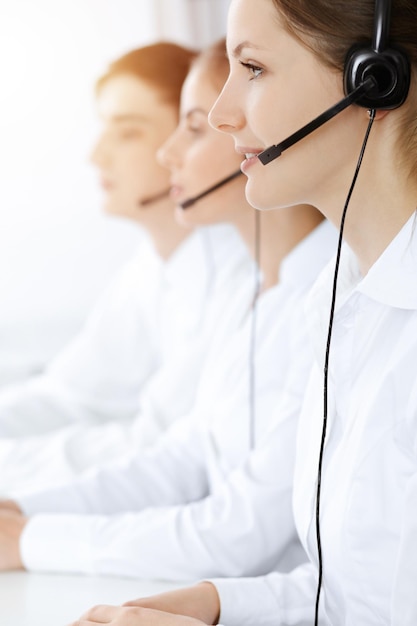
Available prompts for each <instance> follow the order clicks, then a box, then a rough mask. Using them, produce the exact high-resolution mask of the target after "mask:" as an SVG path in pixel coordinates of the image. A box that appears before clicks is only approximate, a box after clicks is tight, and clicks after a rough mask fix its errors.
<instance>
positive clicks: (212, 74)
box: [191, 37, 229, 92]
mask: <svg viewBox="0 0 417 626" xmlns="http://www.w3.org/2000/svg"><path fill="white" fill-rule="evenodd" d="M191 67H192V68H194V67H198V68H201V69H202V70H203V71H204V72H206V74H207V78H208V80H210V81H211V83H212V85H213V86H214V87H215V88H216V89H218V91H219V92H220V90H221V89H222V87H223V85H224V83H225V82H226V79H227V76H228V74H229V60H228V57H227V52H226V38H225V37H222V38H221V39H219V40H218V41H215V42H214V43H213V44H211V45H210V46H208V47H207V48H205V49H204V50H203V51H202V52H200V54H198V55H197V56H196V58H195V59H194V60H193V62H192V64H191Z"/></svg>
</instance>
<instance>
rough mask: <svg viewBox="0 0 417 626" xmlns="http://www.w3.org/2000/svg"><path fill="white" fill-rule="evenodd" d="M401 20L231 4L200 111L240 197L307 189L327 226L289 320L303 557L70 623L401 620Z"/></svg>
mask: <svg viewBox="0 0 417 626" xmlns="http://www.w3.org/2000/svg"><path fill="white" fill-rule="evenodd" d="M390 13H391V20H390V19H389V18H390ZM416 32H417V3H416V2H415V0H413V1H410V0H394V1H393V2H392V6H391V2H389V1H386V0H385V1H382V0H377V2H374V0H349V1H347V0H346V1H345V0H339V1H337V2H335V0H331V1H330V0H329V1H327V0H320V1H319V0H300V1H299V2H296V3H295V2H292V1H291V0H257V2H256V3H255V2H252V1H251V0H232V3H231V9H230V16H229V29H228V53H229V58H230V63H231V71H230V76H229V79H228V82H227V84H226V86H225V89H224V91H223V94H222V96H221V97H220V99H219V101H218V102H217V104H216V106H215V107H214V109H213V111H212V113H211V122H212V124H213V125H215V126H216V127H217V128H218V129H220V130H222V131H224V132H227V133H231V134H232V135H233V136H234V138H235V143H236V149H237V151H238V152H241V153H243V154H244V155H245V160H244V163H243V165H242V169H243V170H244V172H245V174H246V175H247V178H248V182H247V197H248V199H249V200H250V202H251V203H252V204H253V205H255V206H257V207H259V208H260V209H270V208H272V207H276V206H281V207H288V206H291V205H293V204H296V203H298V202H300V200H301V199H302V200H307V201H309V202H312V203H313V204H314V205H315V206H317V207H319V208H320V210H321V211H322V212H323V213H324V214H325V215H326V216H327V217H328V218H329V219H330V220H332V221H333V222H334V224H335V225H337V226H338V227H340V228H341V229H342V227H344V239H345V243H344V244H343V245H342V246H341V250H340V255H339V253H338V254H337V257H336V263H335V262H332V263H331V264H330V265H329V267H328V268H327V269H326V270H325V271H324V273H323V274H322V276H321V277H320V279H319V280H318V281H317V283H316V285H315V287H314V288H313V290H312V292H311V295H310V300H309V306H308V307H307V316H306V324H308V325H309V327H310V332H311V337H312V341H313V344H314V350H315V357H316V358H315V361H316V362H315V366H314V369H313V372H312V374H311V378H310V382H309V385H308V388H307V391H306V397H305V402H304V408H303V411H302V414H301V419H300V422H299V428H298V450H297V462H296V470H295V486H294V513H295V519H296V524H297V528H298V533H299V536H300V538H301V541H302V543H303V545H304V547H305V549H306V552H307V554H308V562H307V563H305V564H304V565H302V566H300V567H299V568H297V569H296V570H294V571H293V572H291V573H290V574H279V573H273V574H270V575H269V576H266V577H260V578H252V579H240V580H239V579H236V580H230V579H229V580H214V581H212V582H205V583H201V584H199V585H197V586H196V587H194V588H190V589H188V590H182V591H178V592H173V593H171V594H167V595H162V596H160V597H155V598H153V599H152V598H151V599H148V600H142V601H138V602H137V604H138V605H139V606H138V607H136V608H135V607H131V608H130V609H128V610H126V608H123V609H117V608H113V609H109V610H108V611H107V610H106V609H105V608H101V607H98V608H97V609H96V610H95V611H93V612H92V614H91V616H89V615H87V616H86V619H85V620H83V619H81V620H80V622H79V624H80V626H84V625H86V624H90V623H91V624H94V623H97V622H100V623H108V624H120V625H123V624H127V623H129V624H134V625H135V626H138V625H141V624H153V625H158V626H181V625H184V626H191V625H192V626H197V625H198V624H201V623H204V624H214V623H218V621H221V623H222V624H224V625H232V624H239V626H242V625H243V624H256V625H257V626H261V625H268V626H269V625H271V626H272V624H274V625H278V624H282V625H285V626H289V625H294V626H295V625H296V624H297V625H301V624H303V625H307V624H314V623H315V624H321V625H323V626H324V625H325V626H328V625H330V624H332V625H334V626H335V625H339V624H345V625H346V626H348V625H349V626H353V625H355V626H356V625H359V624H361V625H365V624H366V626H376V625H380V624H390V625H391V626H400V625H401V626H412V625H415V624H416V623H417V595H416V593H415V581H416V577H417V576H416V575H417V565H416V564H417V531H416V529H417V505H416V503H417V458H416V455H417V378H416V363H417V296H416V294H417V290H416V285H417V230H416V204H417V168H416V163H417V131H416V128H417V113H416V111H417V75H416V70H417V40H416V37H415V33H416ZM346 98H348V99H349V100H350V102H351V103H352V101H353V102H355V104H353V105H352V106H350V105H349V102H348V101H346ZM358 98H359V99H358ZM336 103H339V106H338V107H337V110H338V111H339V113H337V110H336V109H335V107H334V105H335V104H336ZM345 105H347V106H346V107H345ZM323 112H325V115H324V116H323V117H321V118H319V119H316V120H315V121H314V122H313V119H314V118H315V116H320V115H321V114H322V113H323ZM334 114H335V115H334ZM325 118H327V120H328V123H327V122H325V121H324V120H325ZM312 122H313V123H312ZM322 122H324V124H322ZM311 123H312V124H311ZM306 125H309V126H306ZM313 127H314V128H315V130H313V131H312V132H311V133H310V134H309V133H308V130H309V129H311V128H313ZM294 139H295V141H294ZM297 140H299V142H297ZM277 141H279V142H280V143H279V144H276V143H275V142H277ZM279 154H282V156H281V158H279V159H278V160H275V159H274V158H273V157H276V156H279ZM329 320H330V323H329ZM277 478H278V477H277ZM144 607H147V608H144ZM129 610H130V615H129ZM125 611H126V612H125ZM178 614H183V615H186V616H188V617H183V616H180V615H178ZM128 619H129V620H130V621H126V620H128Z"/></svg>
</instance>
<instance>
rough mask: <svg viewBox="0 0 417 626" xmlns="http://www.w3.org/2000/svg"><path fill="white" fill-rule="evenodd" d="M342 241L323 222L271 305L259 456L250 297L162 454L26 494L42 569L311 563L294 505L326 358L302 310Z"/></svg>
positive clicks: (259, 375) (262, 355)
mask: <svg viewBox="0 0 417 626" xmlns="http://www.w3.org/2000/svg"><path fill="white" fill-rule="evenodd" d="M334 246H335V231H334V229H333V227H332V226H330V224H327V223H324V224H322V225H320V226H319V227H318V228H317V229H315V231H314V232H313V233H311V234H310V235H309V236H308V237H307V238H306V239H305V240H304V241H303V242H301V243H300V244H299V245H298V246H297V247H296V248H295V249H294V250H293V251H292V252H291V253H290V254H289V255H288V257H287V258H286V259H285V262H284V263H283V266H282V269H281V273H280V282H279V284H278V285H277V286H276V287H274V288H272V289H270V290H268V291H267V292H265V293H264V294H263V295H262V297H261V298H260V300H259V302H258V308H257V317H256V321H257V332H256V357H255V379H254V380H255V383H254V391H255V399H256V402H255V426H256V428H255V430H256V433H255V435H256V436H255V447H254V449H253V450H252V452H251V451H250V436H249V430H250V424H251V405H252V403H251V400H250V393H249V389H250V387H249V379H250V370H251V364H250V345H251V316H250V315H248V312H249V311H248V308H247V302H246V307H245V313H246V315H245V319H244V321H243V323H242V324H241V326H240V327H239V328H238V329H236V332H235V333H234V334H233V335H232V336H227V335H223V336H219V337H218V338H217V340H216V342H215V344H214V346H213V353H212V354H211V355H210V356H209V358H208V360H207V363H206V366H205V368H204V371H203V373H202V377H201V382H200V385H199V389H198V391H197V397H196V403H195V406H194V409H193V411H192V412H191V413H190V414H189V415H188V416H186V417H185V418H184V419H183V420H180V421H179V422H177V423H176V424H175V425H174V426H173V427H172V428H171V429H170V430H169V431H168V432H167V433H166V434H165V436H164V437H162V439H161V440H160V442H159V444H158V445H157V446H155V447H154V448H152V449H151V450H147V451H145V452H144V453H142V454H136V455H135V456H134V457H132V458H130V459H127V460H126V461H125V462H124V463H123V464H119V465H117V466H113V467H110V468H107V469H103V470H101V471H99V472H98V473H97V474H96V475H95V476H93V477H89V478H88V479H84V480H82V481H78V482H76V483H73V484H71V485H68V486H67V487H64V488H62V489H53V490H48V491H44V492H41V493H36V494H32V495H29V496H24V497H21V498H19V499H18V500H19V504H20V505H21V507H22V508H23V510H24V511H25V512H26V513H27V514H29V515H31V518H30V520H29V522H28V524H27V526H26V528H25V530H24V533H23V536H22V541H21V553H22V558H23V561H24V563H25V566H26V567H27V568H28V569H31V570H39V571H47V570H52V571H82V572H86V573H93V572H95V573H113V574H123V575H131V576H139V577H145V578H163V579H172V580H179V581H181V580H191V579H195V578H200V577H202V576H220V575H223V576H238V575H257V574H261V573H266V572H267V571H270V569H271V568H272V567H275V566H276V564H277V563H280V566H281V567H283V568H285V569H290V568H292V567H293V566H294V565H295V564H297V563H299V562H300V560H301V559H302V560H305V554H304V553H303V551H302V550H301V548H300V545H299V542H298V539H297V536H296V530H295V526H294V520H293V514H292V505H291V495H292V483H293V466H294V455H295V432H296V424H297V418H298V416H299V412H300V406H301V402H302V398H303V394H304V390H305V385H306V381H307V377H308V373H309V370H310V368H311V362H312V351H311V348H310V345H309V341H308V337H307V331H306V325H305V322H304V313H303V306H302V303H303V301H304V297H305V294H306V293H307V291H308V290H309V288H310V286H311V284H312V282H313V280H314V278H315V277H316V276H317V274H318V271H319V269H320V268H321V267H323V265H324V263H325V262H326V260H328V258H329V257H330V254H331V253H332V252H333V250H334ZM294 354H296V355H297V356H298V357H299V358H297V359H294V358H293V356H294ZM271 452H272V454H271Z"/></svg>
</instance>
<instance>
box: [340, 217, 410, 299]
mask: <svg viewBox="0 0 417 626" xmlns="http://www.w3.org/2000/svg"><path fill="white" fill-rule="evenodd" d="M416 229H417V216H416V215H415V214H414V213H413V215H412V216H411V217H410V218H409V219H408V221H407V222H406V224H405V225H404V226H403V227H402V229H401V230H400V232H399V233H398V234H397V235H396V237H394V239H393V240H392V241H391V243H390V244H389V245H388V247H387V248H386V249H385V250H384V252H383V253H382V254H381V256H380V257H379V258H378V259H377V261H376V262H375V263H374V264H373V266H372V267H371V268H370V270H369V271H368V273H367V274H366V276H365V277H363V278H362V277H361V275H360V271H359V267H358V262H357V259H356V257H355V255H354V254H353V252H352V251H351V250H350V249H349V248H348V247H347V246H346V255H347V258H345V260H344V259H343V258H342V259H341V268H343V264H345V268H346V269H345V271H344V273H343V282H344V283H345V288H346V287H347V286H348V285H349V283H350V285H351V288H356V291H358V292H359V293H362V294H364V295H365V296H367V297H369V298H372V299H373V300H375V301H377V302H380V303H381V304H385V305H387V306H391V307H396V308H400V309H417V232H416ZM341 287H342V291H343V286H342V285H341Z"/></svg>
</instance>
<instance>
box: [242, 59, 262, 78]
mask: <svg viewBox="0 0 417 626" xmlns="http://www.w3.org/2000/svg"><path fill="white" fill-rule="evenodd" d="M240 64H241V65H243V67H245V68H246V69H247V70H248V72H249V73H250V74H251V76H252V78H259V76H261V75H262V73H263V69H262V67H259V66H258V65H254V64H253V63H245V62H243V61H240Z"/></svg>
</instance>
